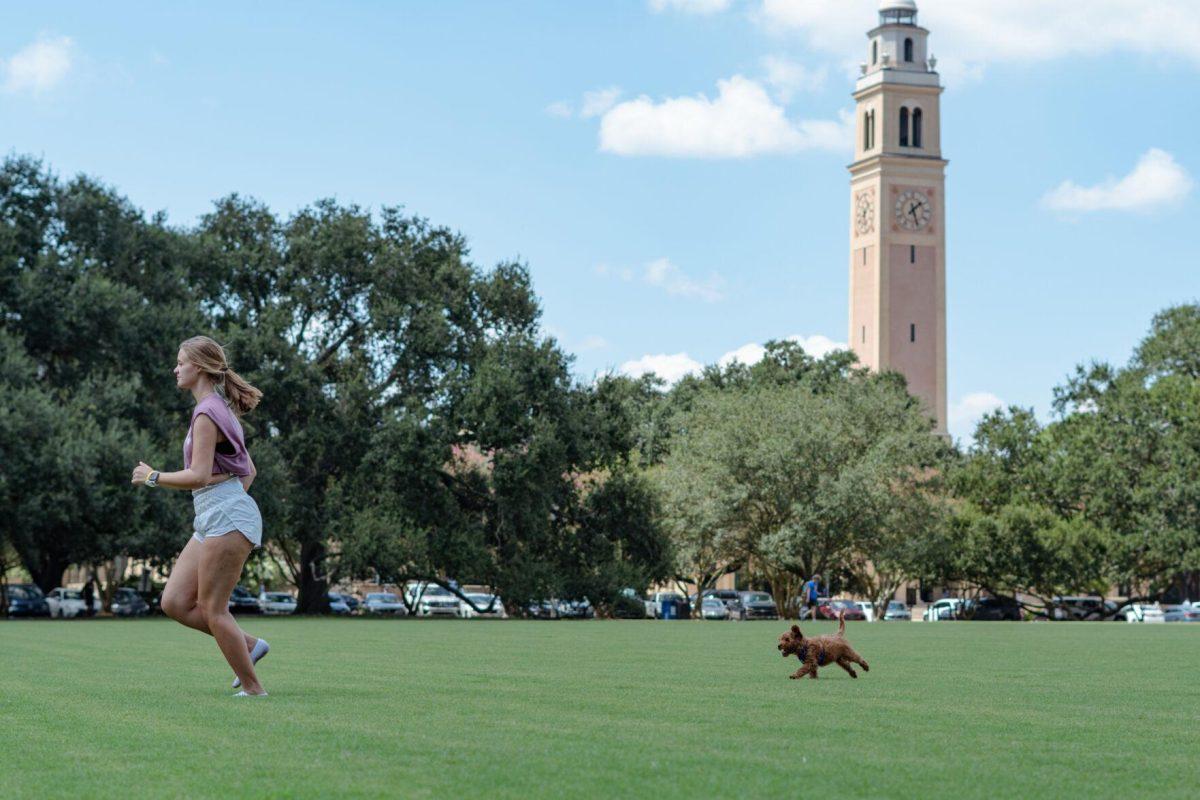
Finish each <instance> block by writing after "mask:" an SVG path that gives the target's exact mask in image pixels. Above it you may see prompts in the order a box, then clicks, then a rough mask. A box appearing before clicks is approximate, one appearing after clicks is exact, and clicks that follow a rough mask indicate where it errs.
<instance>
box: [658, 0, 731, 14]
mask: <svg viewBox="0 0 1200 800" xmlns="http://www.w3.org/2000/svg"><path fill="white" fill-rule="evenodd" d="M732 2H733V0H650V10H651V11H654V12H655V13H658V14H661V13H662V12H664V11H667V10H670V11H682V12H684V13H686V14H716V13H718V12H720V11H724V10H725V9H727V8H729V6H730V4H731V3H732Z"/></svg>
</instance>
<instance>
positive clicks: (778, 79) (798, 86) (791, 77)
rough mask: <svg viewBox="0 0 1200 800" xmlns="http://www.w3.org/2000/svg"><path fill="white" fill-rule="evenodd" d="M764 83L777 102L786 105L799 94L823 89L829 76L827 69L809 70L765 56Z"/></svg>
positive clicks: (800, 65)
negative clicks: (777, 99) (772, 90)
mask: <svg viewBox="0 0 1200 800" xmlns="http://www.w3.org/2000/svg"><path fill="white" fill-rule="evenodd" d="M762 64H763V68H764V69H765V70H766V72H767V74H766V82H767V83H768V84H769V85H770V86H771V88H772V89H774V90H775V96H776V97H777V98H779V102H781V103H788V102H791V99H792V98H793V97H794V96H795V95H797V94H798V93H800V92H817V91H820V90H821V89H822V88H824V87H825V80H826V78H827V77H828V76H829V69H828V68H827V67H818V68H817V69H810V68H808V67H806V66H804V65H803V64H801V63H798V62H796V61H792V60H790V59H787V58H784V57H783V56H767V57H766V58H764V59H763V60H762Z"/></svg>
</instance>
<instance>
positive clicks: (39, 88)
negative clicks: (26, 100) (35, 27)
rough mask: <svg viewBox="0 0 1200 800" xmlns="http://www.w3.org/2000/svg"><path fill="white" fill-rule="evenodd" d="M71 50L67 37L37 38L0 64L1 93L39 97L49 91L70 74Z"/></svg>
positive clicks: (72, 43)
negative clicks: (23, 93) (0, 69)
mask: <svg viewBox="0 0 1200 800" xmlns="http://www.w3.org/2000/svg"><path fill="white" fill-rule="evenodd" d="M74 51H75V43H74V41H72V39H71V37H70V36H57V37H46V36H43V37H42V38H39V39H38V40H37V41H36V42H34V43H33V44H30V45H27V46H25V47H24V48H22V49H21V50H18V51H17V52H16V53H14V54H13V56H12V58H9V59H5V60H4V61H3V62H0V67H2V69H3V76H4V91H6V92H9V93H16V92H30V93H32V94H40V93H42V92H44V91H47V90H48V89H53V88H54V87H55V86H57V85H58V84H59V83H61V82H62V80H63V78H65V77H66V76H67V73H68V72H70V71H71V63H72V61H73V60H74Z"/></svg>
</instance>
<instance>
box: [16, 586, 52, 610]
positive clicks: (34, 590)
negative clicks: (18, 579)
mask: <svg viewBox="0 0 1200 800" xmlns="http://www.w3.org/2000/svg"><path fill="white" fill-rule="evenodd" d="M8 615H9V616H10V617H48V616H50V606H49V605H48V604H47V603H46V595H44V594H42V590H41V589H39V588H38V587H37V585H36V584H33V583H14V584H12V585H11V586H9V587H8Z"/></svg>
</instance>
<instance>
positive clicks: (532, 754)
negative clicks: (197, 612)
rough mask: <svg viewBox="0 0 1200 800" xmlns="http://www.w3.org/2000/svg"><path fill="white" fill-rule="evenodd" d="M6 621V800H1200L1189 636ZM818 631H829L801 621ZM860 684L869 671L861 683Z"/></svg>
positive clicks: (1015, 626) (1, 675) (1198, 713)
mask: <svg viewBox="0 0 1200 800" xmlns="http://www.w3.org/2000/svg"><path fill="white" fill-rule="evenodd" d="M244 624H245V627H246V628H247V629H248V630H249V631H250V632H251V633H260V634H262V635H263V636H265V637H266V638H267V639H268V640H269V641H270V642H271V646H272V651H271V655H270V656H268V657H267V659H266V660H265V661H264V662H263V664H262V669H261V676H262V679H263V683H264V685H265V686H266V687H267V689H268V691H270V692H271V697H269V698H266V699H263V700H255V699H242V698H238V699H234V698H232V697H230V694H231V690H230V689H229V680H230V678H231V675H230V673H229V670H228V668H227V667H226V666H225V664H224V662H223V661H222V660H221V658H220V654H219V653H218V651H217V649H216V646H215V644H214V643H213V641H212V640H211V639H209V638H208V637H206V636H204V635H202V634H198V633H196V632H194V631H190V630H186V629H183V628H181V627H179V626H178V625H176V624H174V623H172V622H169V621H166V620H163V619H154V620H133V621H117V620H93V621H80V622H24V621H20V622H0V720H3V725H4V744H3V746H2V747H0V795H3V796H4V797H6V798H9V797H37V798H44V797H84V796H87V797H122V798H125V797H156V798H158V797H225V798H229V797H239V798H242V797H451V798H458V797H461V798H484V797H487V798H494V797H514V798H517V797H520V798H524V797H606V798H607V797H648V798H666V797H688V798H698V797H700V798H717V797H723V796H724V797H738V798H742V797H751V798H752V797H784V796H786V797H904V798H922V797H947V798H948V797H979V798H984V797H986V798H995V797H1028V798H1032V797H1054V798H1065V797H1089V798H1099V797H1114V798H1116V797H1120V798H1136V797H1155V798H1162V797H1195V796H1196V794H1197V791H1200V789H1198V788H1197V786H1198V781H1200V749H1198V748H1197V746H1196V742H1197V733H1198V718H1200V688H1198V686H1200V684H1198V682H1197V672H1196V668H1197V665H1198V664H1200V625H1192V626H1189V625H1186V624H1177V625H1158V626H1143V625H1125V624H1116V623H1110V624H1105V623H1079V624H1066V623H1064V624H1019V623H949V624H938V625H932V624H922V623H895V624H870V625H869V624H865V623H859V624H851V625H850V626H849V636H850V639H851V641H852V642H853V643H854V645H855V647H856V648H857V649H858V650H859V652H861V653H862V654H863V656H864V657H865V658H866V659H867V660H868V661H869V662H870V664H871V671H870V672H869V673H867V674H865V675H862V677H860V678H859V680H857V681H856V680H852V679H851V678H850V677H849V676H848V675H846V674H845V673H844V672H842V671H841V670H840V669H838V668H837V667H836V666H835V667H833V668H831V669H825V670H822V675H821V679H820V680H817V681H811V680H804V681H789V680H788V679H787V675H788V674H789V673H790V672H791V671H792V670H794V669H795V668H796V666H797V663H796V662H795V660H794V659H793V660H789V661H787V662H785V661H784V660H783V659H782V658H780V656H779V654H778V652H777V651H776V649H775V639H776V635H777V634H778V633H779V632H780V631H781V630H782V629H783V627H784V625H783V624H781V623H767V622H752V623H711V622H710V623H701V622H661V621H659V622H652V621H647V622H495V621H474V622H466V621H462V622H457V621H446V622H433V621H417V620H413V621H409V620H402V621H395V620H359V619H352V620H339V619H268V620H258V619H253V618H249V619H245V620H244ZM807 627H808V628H809V629H812V631H813V632H825V631H828V630H829V629H830V628H831V627H832V626H830V625H809V626H807ZM860 674H861V673H860Z"/></svg>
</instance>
